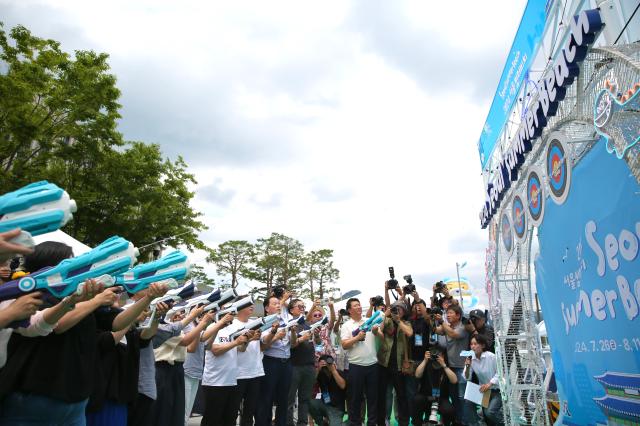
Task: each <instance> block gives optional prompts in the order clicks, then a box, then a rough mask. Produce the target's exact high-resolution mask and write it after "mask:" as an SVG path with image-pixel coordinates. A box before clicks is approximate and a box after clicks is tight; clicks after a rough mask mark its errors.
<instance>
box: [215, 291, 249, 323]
mask: <svg viewBox="0 0 640 426" xmlns="http://www.w3.org/2000/svg"><path fill="white" fill-rule="evenodd" d="M251 305H253V298H252V297H251V296H247V297H244V298H242V299H240V300H238V301H236V302H234V303H233V304H232V305H231V306H229V307H228V308H226V309H222V310H221V311H218V312H217V313H216V321H219V320H220V318H222V317H223V316H225V315H226V314H233V315H236V314H237V313H238V311H241V310H243V309H244V308H247V307H249V306H251Z"/></svg>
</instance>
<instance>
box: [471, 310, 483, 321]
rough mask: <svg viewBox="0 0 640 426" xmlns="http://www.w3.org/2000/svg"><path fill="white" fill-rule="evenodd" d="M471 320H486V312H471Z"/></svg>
mask: <svg viewBox="0 0 640 426" xmlns="http://www.w3.org/2000/svg"><path fill="white" fill-rule="evenodd" d="M469 318H482V319H486V318H485V315H484V312H483V311H481V310H480V309H474V310H473V311H471V312H469Z"/></svg>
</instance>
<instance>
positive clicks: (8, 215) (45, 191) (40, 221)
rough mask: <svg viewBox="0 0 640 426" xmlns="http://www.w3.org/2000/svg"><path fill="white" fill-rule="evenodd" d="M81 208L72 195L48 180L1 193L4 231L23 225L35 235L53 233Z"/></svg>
mask: <svg viewBox="0 0 640 426" xmlns="http://www.w3.org/2000/svg"><path fill="white" fill-rule="evenodd" d="M77 210H78V207H77V206H76V202H75V201H74V200H72V199H71V198H70V197H69V194H67V192H66V191H65V190H63V189H61V188H59V187H58V186H56V185H55V184H53V183H49V182H47V181H46V180H43V181H41V182H35V183H32V184H30V185H27V186H25V187H23V188H20V189H18V190H17V191H13V192H9V193H7V194H4V195H2V196H0V232H6V231H10V230H12V229H16V228H21V229H22V230H23V231H27V232H29V233H30V234H31V235H41V234H46V233H47V232H53V231H56V230H58V229H59V228H61V227H62V226H64V225H65V224H66V223H67V222H68V221H69V220H71V218H72V217H73V213H75V212H76V211H77Z"/></svg>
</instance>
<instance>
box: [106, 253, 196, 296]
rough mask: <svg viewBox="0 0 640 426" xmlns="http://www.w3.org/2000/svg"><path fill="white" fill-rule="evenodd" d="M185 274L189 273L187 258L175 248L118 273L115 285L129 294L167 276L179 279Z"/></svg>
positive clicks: (183, 277) (185, 275) (185, 276)
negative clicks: (150, 260) (152, 259)
mask: <svg viewBox="0 0 640 426" xmlns="http://www.w3.org/2000/svg"><path fill="white" fill-rule="evenodd" d="M187 275H189V258H187V255H185V254H184V253H182V252H181V251H179V250H176V251H173V252H171V253H169V254H167V255H166V256H164V257H162V258H160V259H158V260H154V261H153V262H148V263H143V264H140V265H137V266H135V267H134V268H131V269H129V270H128V271H126V272H124V273H122V274H120V275H118V276H117V277H116V285H121V286H122V287H124V289H125V291H127V292H128V293H130V294H135V293H137V292H139V291H141V290H144V289H146V288H147V287H149V286H150V285H151V284H153V283H155V282H158V281H164V280H166V279H169V278H173V279H175V280H178V281H180V280H184V279H185V278H187Z"/></svg>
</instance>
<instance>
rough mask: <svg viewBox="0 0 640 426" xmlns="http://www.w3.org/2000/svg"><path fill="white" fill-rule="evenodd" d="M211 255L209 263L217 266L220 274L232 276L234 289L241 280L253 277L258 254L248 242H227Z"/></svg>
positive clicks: (212, 251) (208, 259) (211, 252)
mask: <svg viewBox="0 0 640 426" xmlns="http://www.w3.org/2000/svg"><path fill="white" fill-rule="evenodd" d="M209 253H210V254H209V257H208V258H207V262H212V263H213V264H215V265H216V267H217V272H218V274H220V275H230V276H231V287H232V288H236V287H237V286H238V279H239V278H250V277H251V276H252V266H253V264H254V262H255V256H256V252H255V246H254V245H253V244H251V243H249V242H248V241H243V240H231V241H225V242H224V243H222V244H220V245H219V246H218V248H216V249H213V250H211V251H210V252H209Z"/></svg>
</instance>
